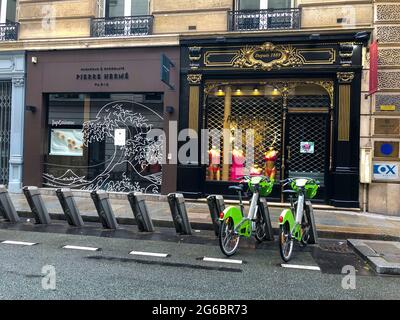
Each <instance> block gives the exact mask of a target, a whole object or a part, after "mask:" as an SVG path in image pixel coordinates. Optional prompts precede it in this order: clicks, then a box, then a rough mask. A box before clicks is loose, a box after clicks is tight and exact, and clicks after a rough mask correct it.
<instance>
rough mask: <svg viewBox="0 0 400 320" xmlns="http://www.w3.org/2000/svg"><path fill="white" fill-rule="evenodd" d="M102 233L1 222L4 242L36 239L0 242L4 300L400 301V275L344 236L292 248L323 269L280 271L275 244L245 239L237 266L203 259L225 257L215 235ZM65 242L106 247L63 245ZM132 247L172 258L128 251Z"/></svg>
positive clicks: (298, 258) (298, 257) (297, 260)
mask: <svg viewBox="0 0 400 320" xmlns="http://www.w3.org/2000/svg"><path fill="white" fill-rule="evenodd" d="M99 230H100V229H97V228H96V227H93V228H90V227H88V228H87V229H80V230H79V231H78V230H77V229H75V230H72V231H71V229H70V228H68V227H66V226H65V225H55V226H52V227H40V226H31V225H30V224H29V223H25V224H21V225H19V226H17V227H11V226H10V225H6V224H4V223H1V224H0V242H2V241H5V240H12V241H24V242H32V243H37V244H35V245H32V246H24V245H18V244H5V243H0V273H1V277H0V299H212V300H218V301H219V300H223V299H234V300H236V299H357V300H358V299H399V298H400V292H399V288H400V277H393V276H377V275H375V274H374V273H373V272H372V271H371V270H370V269H369V268H368V266H367V265H366V264H365V263H364V262H363V261H361V260H360V259H359V258H358V256H356V255H355V254H354V253H353V252H352V251H351V249H349V248H348V247H347V245H346V242H345V241H343V240H337V241H335V240H324V239H321V241H320V244H319V246H309V247H307V248H306V249H303V248H299V247H296V248H295V250H296V252H295V256H294V258H293V260H292V261H291V262H290V263H291V264H295V265H301V266H313V267H320V269H321V270H320V271H318V270H302V269H287V268H283V267H282V266H281V263H282V261H281V259H280V256H279V252H278V246H277V243H276V241H275V243H264V244H262V245H261V246H255V243H254V242H252V241H243V242H242V243H241V245H240V250H239V252H238V253H237V255H235V256H234V257H233V258H232V259H236V260H242V262H243V263H242V264H235V263H226V262H206V261H203V260H202V259H203V258H204V257H211V258H225V257H224V256H223V255H222V253H221V252H220V249H219V247H218V242H217V240H216V239H215V237H214V236H213V234H212V233H210V232H203V231H202V232H196V233H195V234H194V235H193V236H176V235H175V234H174V230H171V229H159V230H157V232H156V233H155V234H154V235H149V234H139V233H138V232H135V231H134V228H133V227H132V228H131V229H129V228H128V229H126V230H121V231H119V232H112V231H111V232H110V231H99ZM71 233H72V234H71ZM65 245H73V246H85V247H95V248H101V250H100V251H82V250H71V249H64V248H62V247H63V246H65ZM132 250H135V251H143V252H153V253H165V254H168V256H167V257H151V256H136V255H130V254H129V253H130V252H131V251H132ZM345 265H352V266H354V267H355V269H356V270H357V273H356V278H355V279H356V282H355V285H356V288H355V289H343V287H342V280H343V277H344V276H345V275H344V274H341V271H342V268H343V266H345ZM44 266H52V267H54V268H55V269H54V270H55V289H54V290H52V289H48V288H47V289H45V288H43V286H42V282H43V279H44V277H45V276H46V275H45V273H42V271H43V267H44ZM48 270H49V269H48ZM46 279H47V278H46ZM53 279H54V278H53ZM46 283H50V282H46Z"/></svg>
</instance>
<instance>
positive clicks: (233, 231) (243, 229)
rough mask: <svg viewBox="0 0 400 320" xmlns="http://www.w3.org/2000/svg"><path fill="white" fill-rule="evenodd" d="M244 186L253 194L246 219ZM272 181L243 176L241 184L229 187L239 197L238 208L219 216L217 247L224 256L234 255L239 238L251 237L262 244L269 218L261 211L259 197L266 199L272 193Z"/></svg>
mask: <svg viewBox="0 0 400 320" xmlns="http://www.w3.org/2000/svg"><path fill="white" fill-rule="evenodd" d="M245 184H247V186H248V189H249V190H250V191H251V192H252V193H253V195H252V197H251V201H250V209H249V212H248V215H247V217H245V215H244V206H243V200H242V193H243V192H244V188H245ZM273 185H274V181H273V180H269V179H268V177H264V176H255V177H249V176H245V177H244V178H243V180H242V182H241V183H240V184H239V185H237V186H230V187H229V189H230V190H235V191H237V192H238V195H239V203H240V205H239V208H238V207H236V206H229V207H227V208H226V209H225V210H224V211H223V212H221V214H220V221H221V227H220V232H219V245H220V248H221V250H222V252H223V253H224V254H225V255H226V256H228V257H229V256H232V255H234V254H235V253H236V251H237V249H238V246H239V240H240V237H241V236H243V237H246V238H250V237H251V236H252V235H254V237H255V238H256V240H257V241H258V242H262V241H264V240H265V239H266V237H267V230H268V229H267V228H268V222H267V221H268V220H267V219H269V217H267V216H266V213H265V212H264V210H262V209H261V202H260V197H266V196H267V195H269V194H270V193H271V191H272V187H273Z"/></svg>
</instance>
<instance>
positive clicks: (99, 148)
mask: <svg viewBox="0 0 400 320" xmlns="http://www.w3.org/2000/svg"><path fill="white" fill-rule="evenodd" d="M162 110H163V95H162V94H160V93H152V94H134V93H127V94H114V93H110V94H106V93H101V94H50V95H48V141H47V151H48V152H47V156H46V161H45V168H44V175H43V180H44V181H43V184H44V185H45V186H50V187H63V186H64V187H69V188H75V189H82V190H92V189H104V190H108V191H120V192H129V191H140V192H147V193H159V192H160V191H161V190H160V188H161V179H162V163H163V156H164V152H163V151H164V143H165V139H164V136H163V135H162V134H159V132H156V129H162V128H163V118H162V115H163V113H162ZM153 133H155V134H153Z"/></svg>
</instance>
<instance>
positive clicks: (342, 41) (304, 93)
mask: <svg viewBox="0 0 400 320" xmlns="http://www.w3.org/2000/svg"><path fill="white" fill-rule="evenodd" d="M357 38H358V37H357V35H356V34H355V33H342V34H340V35H328V34H327V35H319V40H318V41H316V40H310V36H309V35H302V36H292V37H285V38H283V37H280V38H278V37H277V38H273V37H271V38H268V39H262V38H252V39H249V38H247V39H243V38H242V39H239V38H232V39H230V38H224V39H223V42H221V38H219V39H216V40H214V41H213V40H212V39H197V40H194V39H185V40H182V43H181V108H180V128H181V129H184V128H190V129H194V130H195V131H197V132H199V133H200V131H201V129H208V137H207V138H206V141H205V139H204V137H203V139H199V146H200V145H202V146H203V152H202V153H200V154H199V159H198V162H196V163H189V164H184V165H183V164H180V165H179V167H178V190H179V191H182V192H184V193H185V194H186V195H187V196H190V195H192V196H194V197H202V196H205V195H207V194H224V195H225V196H229V195H230V194H231V195H233V194H232V193H230V192H229V191H228V186H229V185H231V184H234V183H237V178H238V177H239V176H241V175H260V174H262V175H266V176H269V177H271V178H274V179H275V181H276V183H277V185H276V187H275V188H274V191H273V193H272V194H271V199H270V200H273V201H285V198H284V196H283V194H282V192H281V191H282V190H281V187H280V185H279V180H282V179H284V178H287V177H305V176H306V177H313V178H316V179H317V180H319V181H320V182H321V189H320V191H319V194H318V197H317V199H316V200H317V201H319V202H321V203H326V204H331V205H334V206H341V207H358V206H359V202H358V199H359V190H358V184H359V178H358V177H359V170H358V165H359V164H358V162H359V160H358V159H359V123H360V121H359V114H360V112H359V110H360V92H361V70H362V60H363V48H364V47H365V44H366V43H365V41H367V40H368V37H366V38H364V39H363V40H360V39H357ZM363 41H364V42H363ZM249 129H251V130H249ZM221 132H228V133H229V134H228V135H226V134H225V135H224V134H222V135H221ZM249 132H250V133H249ZM249 140H250V142H251V143H249ZM248 154H251V155H252V159H254V161H251V162H248V161H246V160H247V158H246V156H247V155H248ZM205 158H207V160H208V161H206V162H207V163H205V161H204V159H205ZM226 159H229V160H228V161H224V160H226ZM202 160H203V161H202ZM248 163H251V165H248ZM188 177H190V179H188Z"/></svg>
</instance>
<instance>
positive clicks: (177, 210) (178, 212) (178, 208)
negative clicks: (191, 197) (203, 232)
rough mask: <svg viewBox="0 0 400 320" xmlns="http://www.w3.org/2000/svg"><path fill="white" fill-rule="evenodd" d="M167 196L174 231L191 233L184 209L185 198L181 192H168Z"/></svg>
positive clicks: (184, 233)
mask: <svg viewBox="0 0 400 320" xmlns="http://www.w3.org/2000/svg"><path fill="white" fill-rule="evenodd" d="M167 198H168V204H169V207H170V209H171V215H172V220H173V221H174V225H175V229H176V233H178V234H181V235H191V234H192V228H191V226H190V222H189V218H188V215H187V211H186V206H185V198H184V197H183V195H182V194H181V193H170V194H168V197H167Z"/></svg>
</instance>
